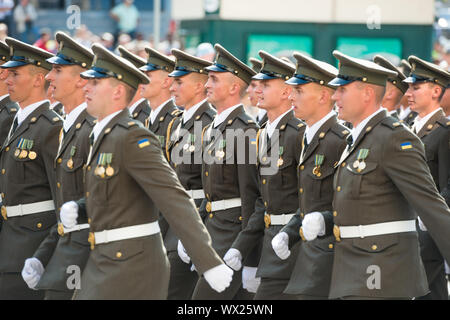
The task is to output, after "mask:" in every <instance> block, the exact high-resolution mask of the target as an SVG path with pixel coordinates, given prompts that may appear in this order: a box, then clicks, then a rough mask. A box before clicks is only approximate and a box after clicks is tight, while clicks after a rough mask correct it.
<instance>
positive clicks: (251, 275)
mask: <svg viewBox="0 0 450 320" xmlns="http://www.w3.org/2000/svg"><path fill="white" fill-rule="evenodd" d="M257 270H258V268H253V267H244V268H243V269H242V287H243V288H244V289H246V290H247V291H248V292H251V293H256V290H258V287H259V285H260V284H261V278H256V271H257Z"/></svg>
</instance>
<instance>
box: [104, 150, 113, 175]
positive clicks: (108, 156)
mask: <svg viewBox="0 0 450 320" xmlns="http://www.w3.org/2000/svg"><path fill="white" fill-rule="evenodd" d="M105 157H106V159H105V160H106V164H107V165H108V167H107V168H106V170H105V171H106V175H107V176H108V177H112V176H113V175H114V169H113V167H111V162H112V153H107V154H106V155H105Z"/></svg>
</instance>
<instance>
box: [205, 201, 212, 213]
mask: <svg viewBox="0 0 450 320" xmlns="http://www.w3.org/2000/svg"><path fill="white" fill-rule="evenodd" d="M206 212H211V202H209V201H208V202H206Z"/></svg>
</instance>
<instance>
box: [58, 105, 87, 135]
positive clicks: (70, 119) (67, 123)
mask: <svg viewBox="0 0 450 320" xmlns="http://www.w3.org/2000/svg"><path fill="white" fill-rule="evenodd" d="M86 107H87V104H86V102H83V103H82V104H80V105H79V106H78V107H76V108H75V109H73V110H72V111H71V112H70V113H69V114H67V115H66V119H65V120H64V126H63V127H64V131H65V132H69V130H70V127H72V125H73V124H74V122H75V121H76V120H77V118H78V116H79V115H80V114H81V113H82V112H83V111H84V110H85V109H86Z"/></svg>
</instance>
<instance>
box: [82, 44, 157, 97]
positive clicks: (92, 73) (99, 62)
mask: <svg viewBox="0 0 450 320" xmlns="http://www.w3.org/2000/svg"><path fill="white" fill-rule="evenodd" d="M92 51H93V52H94V54H95V57H94V61H93V62H92V67H91V69H89V70H87V71H85V72H82V73H81V77H82V78H85V79H103V78H116V79H117V80H120V81H122V82H124V83H126V84H128V85H130V86H131V87H133V88H135V89H137V88H138V86H139V84H141V83H143V84H147V83H149V82H150V80H149V79H148V77H147V76H146V75H145V74H144V73H143V72H141V71H140V70H139V69H138V68H136V67H135V66H134V65H133V64H132V63H131V62H129V61H127V60H126V59H124V58H122V57H119V56H117V55H115V54H114V53H112V52H110V51H109V50H108V49H106V48H105V47H104V46H102V45H101V44H97V43H95V44H94V45H93V46H92Z"/></svg>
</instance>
